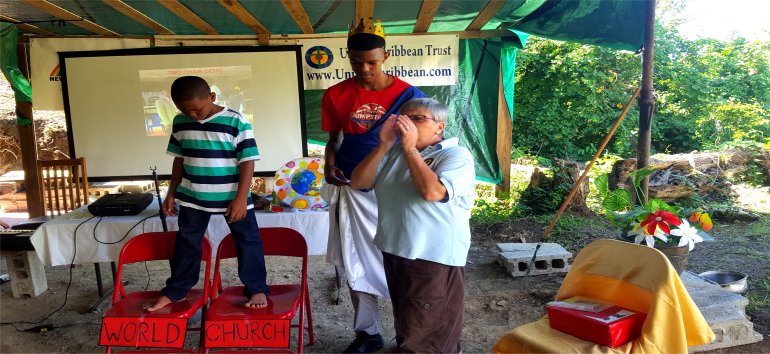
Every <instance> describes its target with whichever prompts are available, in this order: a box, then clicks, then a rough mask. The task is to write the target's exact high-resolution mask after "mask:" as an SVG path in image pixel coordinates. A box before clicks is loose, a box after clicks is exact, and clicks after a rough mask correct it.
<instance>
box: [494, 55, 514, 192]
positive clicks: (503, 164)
mask: <svg viewBox="0 0 770 354" xmlns="http://www.w3.org/2000/svg"><path fill="white" fill-rule="evenodd" d="M497 81H498V82H497V83H498V89H497V163H498V164H499V165H500V173H501V174H502V178H503V181H502V182H500V184H498V185H496V186H495V194H496V195H497V196H498V197H499V196H500V195H501V194H507V193H510V192H511V134H512V132H511V129H512V124H511V113H510V110H508V102H507V101H506V100H505V89H504V88H503V64H502V61H501V62H500V69H499V71H498V80H497Z"/></svg>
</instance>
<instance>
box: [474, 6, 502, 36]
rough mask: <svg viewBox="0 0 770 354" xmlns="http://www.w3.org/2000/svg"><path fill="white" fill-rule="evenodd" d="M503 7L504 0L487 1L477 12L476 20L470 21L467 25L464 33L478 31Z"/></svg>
mask: <svg viewBox="0 0 770 354" xmlns="http://www.w3.org/2000/svg"><path fill="white" fill-rule="evenodd" d="M503 5H505V0H489V1H487V4H486V5H484V8H483V9H481V11H479V13H478V15H476V18H474V19H473V21H471V24H470V25H468V27H467V28H465V30H466V31H478V30H480V29H481V28H482V27H484V25H486V24H487V22H489V20H491V19H492V18H494V17H495V15H496V14H497V12H498V11H500V9H501V8H502V7H503Z"/></svg>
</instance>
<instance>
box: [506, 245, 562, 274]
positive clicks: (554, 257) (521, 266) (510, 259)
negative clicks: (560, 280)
mask: <svg viewBox="0 0 770 354" xmlns="http://www.w3.org/2000/svg"><path fill="white" fill-rule="evenodd" d="M536 247H537V243H498V244H497V250H498V257H497V261H498V262H499V263H500V264H501V265H503V266H504V267H505V269H506V271H507V272H508V273H510V274H511V275H512V276H514V277H521V276H524V275H526V274H527V269H528V268H530V262H531V261H532V256H533V255H534V253H535V248H536ZM571 257H572V253H569V252H567V250H565V249H564V247H562V246H560V245H559V244H557V243H543V244H541V245H540V249H538V251H537V256H536V257H535V261H534V262H533V263H532V269H530V271H529V275H540V274H552V273H566V272H568V271H569V259H570V258H571Z"/></svg>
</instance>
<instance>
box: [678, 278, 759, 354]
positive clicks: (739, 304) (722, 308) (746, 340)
mask: <svg viewBox="0 0 770 354" xmlns="http://www.w3.org/2000/svg"><path fill="white" fill-rule="evenodd" d="M680 277H681V279H682V283H684V286H685V288H686V289H687V292H688V293H689V294H690V297H691V298H692V300H693V302H695V304H696V305H697V306H698V309H699V310H700V312H701V314H703V318H705V319H706V322H707V323H708V324H709V326H710V327H711V330H712V331H714V335H715V336H716V338H715V339H714V341H713V342H711V343H708V344H703V345H699V346H697V347H690V348H688V349H689V350H688V351H689V352H690V353H696V352H703V351H709V350H715V349H721V348H728V347H734V346H738V345H745V344H750V343H756V342H759V341H762V339H763V337H762V335H761V334H759V333H757V332H756V331H754V324H753V323H752V322H751V321H750V320H749V318H748V317H747V316H746V311H745V310H746V305H748V304H749V300H748V299H746V298H745V297H743V296H741V295H738V294H734V293H731V292H729V291H726V290H724V289H722V288H721V287H720V286H719V285H716V284H712V283H709V282H707V281H705V280H703V279H701V278H700V277H698V276H697V275H695V274H693V273H691V272H687V271H686V272H683V273H682V275H681V276H680Z"/></svg>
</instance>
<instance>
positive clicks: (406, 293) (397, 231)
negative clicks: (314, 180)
mask: <svg viewBox="0 0 770 354" xmlns="http://www.w3.org/2000/svg"><path fill="white" fill-rule="evenodd" d="M446 117H447V108H446V106H444V105H443V104H441V103H439V102H438V101H436V100H433V99H428V98H417V99H412V100H410V101H408V102H406V103H404V104H403V105H402V106H401V108H400V112H399V115H391V116H390V117H388V120H387V121H386V122H385V123H384V124H385V125H384V126H383V127H382V129H381V131H380V144H379V145H378V146H377V148H376V149H375V150H374V151H373V152H371V153H370V154H369V155H368V156H367V157H366V158H365V159H364V160H363V161H362V162H361V163H360V164H359V165H358V166H357V167H356V168H355V170H354V171H353V174H352V177H351V180H350V186H351V187H352V188H360V189H370V188H372V187H373V188H374V192H375V194H376V195H377V205H378V209H379V216H378V220H377V234H376V236H375V238H374V243H375V245H377V247H378V248H379V249H380V250H381V251H382V254H383V260H384V265H385V278H386V280H387V283H388V288H389V292H390V298H391V301H392V302H393V315H394V317H395V321H394V322H395V323H394V325H395V329H396V340H397V342H398V345H399V349H400V350H402V351H405V352H434V353H458V352H460V351H461V348H460V337H461V334H462V324H463V303H464V296H465V294H464V291H465V268H464V266H465V261H466V258H467V256H468V248H469V247H470V240H471V237H470V226H469V224H468V220H469V219H470V214H471V211H470V210H471V207H472V206H473V198H474V195H475V192H474V187H473V182H474V178H475V171H474V167H473V157H472V156H471V154H470V152H469V151H468V149H466V148H464V147H461V146H459V145H458V139H457V138H449V139H445V138H444V128H445V126H446ZM399 137H400V142H398V138H399ZM397 144H398V145H397Z"/></svg>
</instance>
